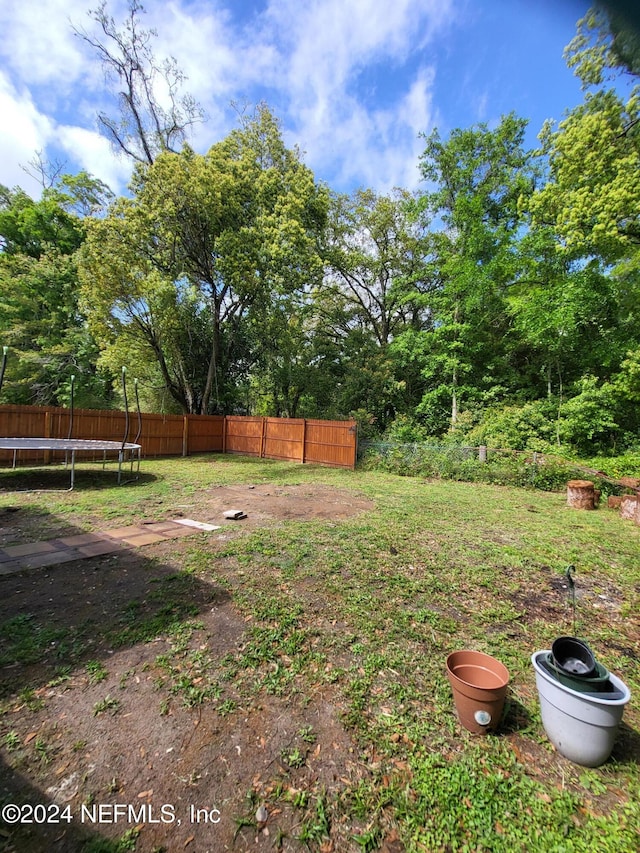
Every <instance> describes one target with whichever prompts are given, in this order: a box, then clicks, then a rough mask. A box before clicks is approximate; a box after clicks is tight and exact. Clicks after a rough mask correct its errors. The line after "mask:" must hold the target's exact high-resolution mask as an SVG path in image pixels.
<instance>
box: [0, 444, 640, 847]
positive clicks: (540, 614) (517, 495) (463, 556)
mask: <svg viewBox="0 0 640 853" xmlns="http://www.w3.org/2000/svg"><path fill="white" fill-rule="evenodd" d="M49 476H51V478H52V482H53V479H55V477H56V475H55V474H54V473H53V472H49V471H47V472H46V474H45V475H42V474H37V475H36V474H33V475H31V474H27V473H25V472H24V471H18V472H15V473H14V472H8V471H6V470H5V471H2V472H1V473H0V488H3V489H4V490H5V491H3V492H0V547H6V546H8V545H11V544H16V543H22V542H31V541H39V540H50V539H53V538H55V537H60V536H68V535H72V534H74V533H87V532H95V531H103V530H109V529H111V528H116V527H118V526H121V525H131V524H136V523H141V522H143V521H145V520H165V519H170V518H175V517H176V516H183V517H187V518H192V519H196V520H199V521H208V522H211V523H213V524H220V525H221V527H220V529H219V530H216V531H211V532H196V533H194V534H192V535H190V536H184V537H181V538H179V539H175V540H171V541H169V542H162V543H156V544H150V545H146V546H144V547H142V548H132V549H130V550H127V551H126V552H124V553H123V554H122V555H116V556H113V555H105V556H102V557H95V558H92V559H86V560H82V561H76V562H71V563H66V564H62V565H59V566H51V567H47V568H44V569H33V570H26V571H24V572H20V573H18V574H15V575H7V576H0V674H1V675H2V688H1V690H0V743H1V745H2V746H1V750H0V801H1V802H2V803H3V804H6V803H9V802H11V803H18V804H22V803H32V804H36V803H39V804H42V805H44V806H45V809H49V811H48V812H46V817H47V820H48V822H47V821H45V822H44V823H43V822H42V821H40V820H35V821H34V822H32V823H28V824H22V825H11V826H8V825H7V826H0V849H5V850H7V851H25V853H27V851H28V853H38V851H48V850H60V851H67V850H68V851H76V850H79V851H88V853H96V851H105V853H107V851H111V853H114V851H124V850H138V851H149V853H151V851H155V853H159V851H161V850H166V851H168V853H173V851H176V850H182V849H186V850H188V851H207V850H210V851H216V853H217V851H223V850H237V851H244V850H284V851H289V850H291V851H294V850H312V851H320V853H332V851H334V852H335V853H343V851H344V853H348V852H349V851H375V850H381V851H385V853H402V851H407V853H408V851H439V850H443V851H458V850H460V851H462V850H466V851H496V853H497V851H505V853H507V851H515V850H523V851H525V850H526V851H545V853H547V851H589V853H592V851H594V850H598V851H615V853H622V852H623V851H637V850H638V849H640V773H639V770H638V761H639V760H640V705H639V699H638V697H639V696H640V631H639V628H640V619H639V615H638V614H639V609H638V604H639V600H640V568H639V567H640V527H638V526H636V525H634V524H633V522H630V521H626V520H623V519H621V518H620V517H619V515H618V514H617V512H615V511H612V510H609V509H607V508H606V507H604V508H600V509H599V510H597V511H595V512H585V511H579V510H573V509H569V508H568V507H567V506H566V496H565V495H564V494H558V493H549V492H536V491H528V490H521V489H512V488H505V487H498V486H487V485H477V484H474V485H469V484H465V483H455V482H433V481H425V480H422V479H417V478H408V477H407V478H401V477H396V476H392V475H387V474H382V473H377V472H371V471H369V472H364V471H355V472H351V471H340V470H333V469H330V468H320V467H314V466H300V465H294V464H289V463H279V462H274V461H265V460H255V459H249V458H242V457H231V456H200V457H192V458H188V459H162V460H147V461H143V463H142V477H141V479H140V481H139V482H137V483H131V484H129V485H125V486H120V487H118V486H117V485H115V483H114V480H113V475H112V474H111V475H110V476H109V477H105V476H104V475H102V474H101V473H100V472H94V471H93V470H91V469H90V468H89V467H86V468H85V467H84V466H79V470H78V471H77V472H76V489H75V490H74V491H73V492H67V493H64V492H60V493H57V492H23V491H14V489H15V488H16V487H22V486H24V485H27V484H35V483H36V482H37V483H39V482H40V481H41V479H42V478H43V477H44V478H45V479H46V477H49ZM66 476H67V475H65V474H63V475H62V480H61V483H62V487H63V488H64V487H65V485H66ZM232 500H233V504H232V506H233V508H236V506H237V507H238V508H240V509H243V508H244V509H246V512H247V518H246V519H245V520H244V521H225V520H224V519H223V518H222V514H221V508H222V507H223V506H224V505H226V506H229V503H230V501H232ZM225 501H226V504H225ZM569 564H573V565H574V566H575V575H574V578H575V583H576V608H575V633H576V634H577V635H579V636H581V637H582V638H584V639H585V640H587V642H588V643H589V644H590V645H591V647H592V649H593V650H594V651H595V653H596V655H597V657H598V659H599V660H600V661H601V662H602V663H603V664H604V665H605V666H607V667H608V668H609V669H610V670H612V671H613V672H615V673H616V674H617V675H619V676H620V677H621V678H622V679H623V680H624V681H625V682H626V684H627V685H628V686H629V687H630V689H631V692H632V699H631V703H630V704H629V705H628V706H627V708H626V709H625V714H624V720H623V723H622V725H621V727H620V731H619V737H618V741H617V743H616V746H615V748H614V751H613V755H612V757H611V758H610V760H609V761H608V762H607V763H606V764H605V765H603V766H602V767H600V768H597V769H586V768H583V767H580V766H577V765H575V764H572V763H570V762H569V761H567V760H566V759H564V758H563V757H562V756H561V755H559V754H558V753H557V752H556V751H555V750H554V749H553V747H552V746H551V745H550V744H549V742H548V740H547V738H546V736H545V733H544V729H543V728H542V724H541V721H540V714H539V706H538V698H537V692H536V688H535V679H534V673H533V669H532V666H531V662H530V657H531V654H532V653H533V652H534V651H535V650H537V649H545V648H550V645H551V643H552V641H553V640H554V639H555V638H556V637H557V636H560V635H562V634H573V633H574V611H573V608H572V605H571V600H570V598H569V592H568V589H567V585H566V578H565V572H566V569H567V566H568V565H569ZM461 648H473V649H478V650H480V651H484V652H488V653H489V654H491V655H494V656H495V657H497V658H499V659H500V660H501V661H502V662H503V663H504V664H505V665H506V666H507V668H508V669H509V671H510V674H511V685H510V689H509V696H508V703H507V709H506V713H505V718H504V720H503V722H502V725H501V727H500V729H499V731H498V733H497V734H495V735H488V736H485V737H483V736H474V735H471V734H470V733H468V732H467V731H466V730H464V729H463V728H461V726H460V724H459V723H458V720H457V718H456V715H455V711H454V707H453V701H452V695H451V690H450V687H449V683H448V681H447V678H446V674H445V659H446V657H447V655H448V653H449V652H451V651H453V650H455V649H461ZM115 804H128V805H131V806H132V808H131V809H129V811H128V812H126V814H124V813H123V816H122V817H120V813H119V812H118V811H117V809H116V810H114V807H115ZM100 805H102V806H103V812H102V813H101V814H102V816H103V817H104V818H105V819H104V820H98V817H97V815H98V816H99V814H100V813H98V812H96V808H97V807H98V806H100ZM163 806H164V807H165V810H164V811H162V808H163ZM192 807H193V809H192ZM35 814H36V812H35V811H34V815H35ZM38 814H40V815H41V816H42V814H44V812H40V813H38ZM23 817H24V814H23ZM60 817H62V820H57V818H60ZM50 818H55V819H56V820H57V822H52V820H49V819H50ZM3 844H4V847H3V846H2V845H3Z"/></svg>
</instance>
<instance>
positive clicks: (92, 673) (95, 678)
mask: <svg viewBox="0 0 640 853" xmlns="http://www.w3.org/2000/svg"><path fill="white" fill-rule="evenodd" d="M85 669H86V670H87V674H88V676H89V683H90V684H100V682H101V681H104V680H105V679H106V678H108V677H109V673H108V672H107V670H106V669H105V667H104V664H103V663H102V661H99V660H90V661H88V662H87V663H86V664H85Z"/></svg>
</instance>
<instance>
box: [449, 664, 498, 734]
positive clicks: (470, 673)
mask: <svg viewBox="0 0 640 853" xmlns="http://www.w3.org/2000/svg"><path fill="white" fill-rule="evenodd" d="M447 676H448V678H449V683H450V684H451V689H452V690H453V700H454V702H455V706H456V711H457V712H458V718H459V719H460V722H461V723H462V725H463V726H464V727H465V729H468V730H469V731H470V732H473V733H474V734H486V733H487V732H489V731H495V729H497V728H498V725H499V723H500V719H501V717H502V711H503V709H504V702H505V698H506V695H507V686H508V684H509V670H508V669H507V668H506V666H505V665H504V664H503V663H501V662H500V661H499V660H496V659H495V658H493V657H491V655H486V654H484V652H474V651H470V650H468V649H464V650H461V651H458V652H451V654H450V655H449V657H448V658H447Z"/></svg>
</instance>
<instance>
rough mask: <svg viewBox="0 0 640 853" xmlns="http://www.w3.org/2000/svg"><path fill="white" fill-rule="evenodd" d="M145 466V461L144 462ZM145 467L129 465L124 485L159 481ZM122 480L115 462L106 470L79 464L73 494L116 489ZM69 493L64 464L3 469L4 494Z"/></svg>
mask: <svg viewBox="0 0 640 853" xmlns="http://www.w3.org/2000/svg"><path fill="white" fill-rule="evenodd" d="M142 464H143V466H144V462H143V463H142ZM147 465H148V466H149V470H145V468H144V467H141V469H140V471H139V472H137V471H135V470H133V471H131V470H130V468H129V465H128V464H127V465H125V466H123V468H122V471H121V480H120V485H121V486H122V487H123V488H130V487H134V486H143V485H147V484H149V483H153V482H154V481H155V480H156V477H155V475H154V474H153V472H152V468H151V466H152V463H151V462H148V463H147ZM117 480H118V468H117V465H114V464H113V463H112V462H111V463H107V466H106V468H105V469H104V470H103V468H102V465H101V464H100V463H94V464H93V465H88V464H86V463H78V464H77V465H76V468H75V472H74V484H73V491H75V492H82V491H88V490H93V489H107V488H109V489H110V488H113V486H114V485H115V484H116V483H117ZM40 491H41V492H48V491H51V492H68V491H71V469H70V468H68V467H65V466H64V465H62V464H53V465H46V466H39V467H33V468H27V467H24V468H21V467H18V468H6V467H0V494H2V493H4V494H5V495H7V496H8V495H10V494H11V493H12V492H40Z"/></svg>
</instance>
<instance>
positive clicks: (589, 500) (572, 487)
mask: <svg viewBox="0 0 640 853" xmlns="http://www.w3.org/2000/svg"><path fill="white" fill-rule="evenodd" d="M567 505H568V506H571V507H573V508H574V509H594V508H595V488H594V485H593V483H592V482H591V481H590V480H569V482H568V483H567Z"/></svg>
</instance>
